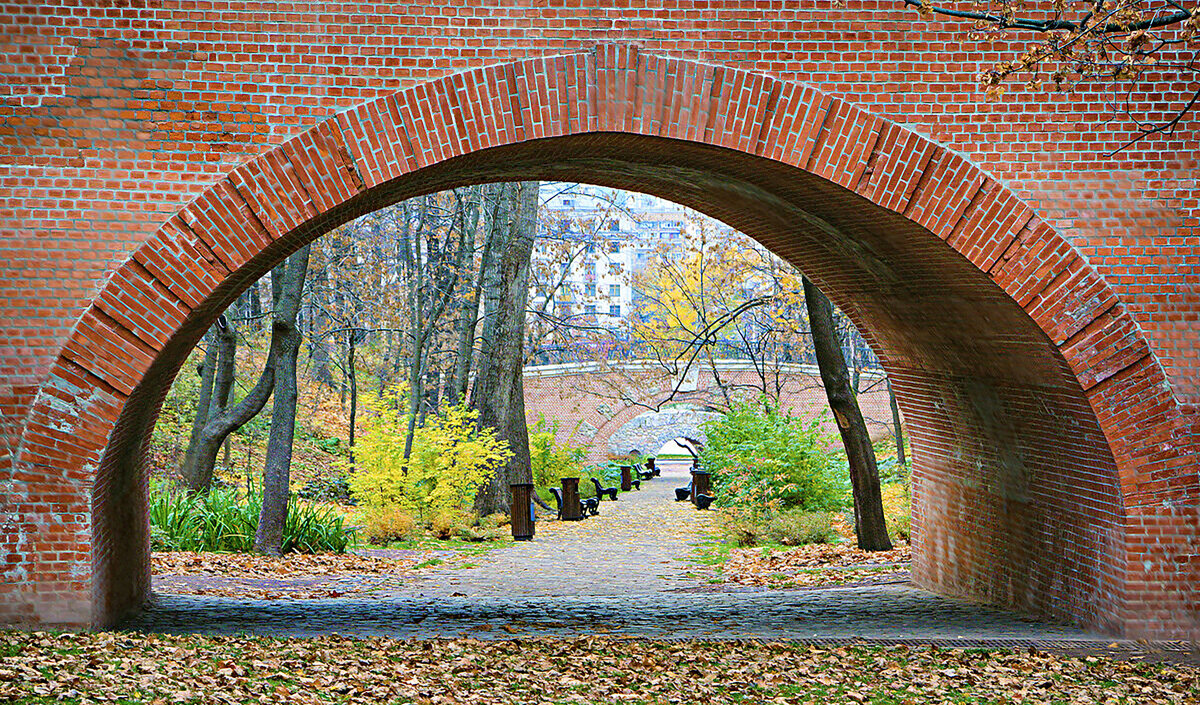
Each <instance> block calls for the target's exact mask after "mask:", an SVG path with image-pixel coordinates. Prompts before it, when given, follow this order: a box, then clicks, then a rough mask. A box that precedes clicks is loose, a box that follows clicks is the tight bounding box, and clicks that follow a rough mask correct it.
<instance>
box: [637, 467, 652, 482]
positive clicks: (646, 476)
mask: <svg viewBox="0 0 1200 705" xmlns="http://www.w3.org/2000/svg"><path fill="white" fill-rule="evenodd" d="M633 469H634V471H636V472H637V476H638V479H639V480H641V481H642V482H646V481H648V480H650V479H652V478H653V477H654V471H653V470H643V469H642V466H641V465H634V466H633Z"/></svg>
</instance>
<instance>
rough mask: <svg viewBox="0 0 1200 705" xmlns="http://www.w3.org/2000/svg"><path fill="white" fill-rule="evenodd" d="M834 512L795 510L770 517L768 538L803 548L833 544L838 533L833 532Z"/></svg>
mask: <svg viewBox="0 0 1200 705" xmlns="http://www.w3.org/2000/svg"><path fill="white" fill-rule="evenodd" d="M835 516H836V514H835V513H833V512H804V511H799V510H795V509H791V510H784V511H782V512H779V513H777V514H772V515H768V517H767V520H766V537H767V540H768V541H770V542H772V543H778V544H783V545H784V546H803V545H804V544H809V543H833V542H834V541H837V539H838V533H837V532H836V531H834V530H833V520H834V517H835Z"/></svg>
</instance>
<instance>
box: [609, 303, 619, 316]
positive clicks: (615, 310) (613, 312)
mask: <svg viewBox="0 0 1200 705" xmlns="http://www.w3.org/2000/svg"><path fill="white" fill-rule="evenodd" d="M608 315H610V316H612V317H613V318H620V317H621V304H612V305H611V306H609V307H608Z"/></svg>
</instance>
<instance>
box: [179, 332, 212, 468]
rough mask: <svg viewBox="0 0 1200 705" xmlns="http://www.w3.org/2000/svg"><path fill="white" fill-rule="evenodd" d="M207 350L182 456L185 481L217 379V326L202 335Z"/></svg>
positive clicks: (197, 446) (206, 418) (201, 364)
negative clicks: (188, 435)
mask: <svg viewBox="0 0 1200 705" xmlns="http://www.w3.org/2000/svg"><path fill="white" fill-rule="evenodd" d="M204 339H205V342H206V344H207V348H206V349H205V351H204V360H203V361H202V362H201V363H200V369H199V370H198V372H199V373H200V396H199V398H198V399H197V400H196V416H195V417H194V418H193V419H192V433H191V436H190V438H189V439H188V446H187V452H186V453H185V454H184V461H183V464H182V466H181V467H180V474H181V476H183V477H184V478H185V479H186V477H187V476H186V475H185V474H184V473H186V472H187V471H188V470H189V469H191V468H193V467H194V466H195V457H194V456H195V454H196V452H197V451H198V450H199V443H200V438H201V435H202V434H203V433H204V424H205V423H207V422H208V415H209V409H210V407H211V406H212V396H213V385H214V384H215V382H216V377H217V364H218V362H219V359H220V356H221V351H220V348H219V346H218V345H217V326H216V325H214V326H213V327H212V328H209V329H208V333H206V334H205V335H204Z"/></svg>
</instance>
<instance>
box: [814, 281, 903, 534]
mask: <svg viewBox="0 0 1200 705" xmlns="http://www.w3.org/2000/svg"><path fill="white" fill-rule="evenodd" d="M804 300H805V305H806V306H807V308H808V322H809V327H810V328H811V330H812V337H813V349H814V350H815V352H816V355H817V367H818V368H819V369H820V372H821V381H822V382H823V383H824V385H825V396H826V397H827V398H828V399H829V408H830V409H831V410H832V411H833V416H834V418H835V419H836V420H837V425H838V432H839V433H841V436H842V444H843V445H845V446H846V458H847V460H848V461H849V463H850V484H851V486H852V489H853V493H854V530H855V533H856V534H857V535H858V547H859V548H861V549H863V550H864V551H887V550H891V548H892V542H891V540H890V539H889V538H888V533H887V523H886V521H885V520H884V516H883V497H882V495H881V494H880V490H879V468H878V467H877V466H876V464H875V449H874V448H873V447H872V446H871V437H870V435H869V434H868V433H867V424H866V422H865V421H863V416H862V412H861V411H860V410H859V408H858V400H857V399H856V398H855V396H854V390H853V389H852V388H851V384H850V374H849V371H848V370H847V369H846V358H845V357H844V356H843V355H842V348H841V345H840V344H839V343H838V335H837V328H836V327H835V326H834V322H833V306H832V304H830V303H829V299H827V298H825V295H824V294H822V293H821V292H820V290H818V289H817V287H815V286H813V283H812V282H811V281H809V280H808V277H805V278H804Z"/></svg>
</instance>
